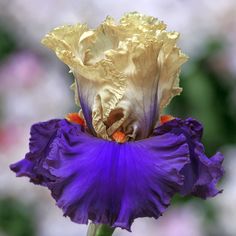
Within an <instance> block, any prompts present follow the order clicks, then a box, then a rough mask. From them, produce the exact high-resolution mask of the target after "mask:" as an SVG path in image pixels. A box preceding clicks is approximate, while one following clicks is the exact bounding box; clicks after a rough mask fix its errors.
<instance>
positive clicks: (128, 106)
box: [11, 12, 223, 230]
mask: <svg viewBox="0 0 236 236" xmlns="http://www.w3.org/2000/svg"><path fill="white" fill-rule="evenodd" d="M178 37H179V34H178V33H177V32H167V31H166V25H165V24H164V23H163V22H161V21H159V20H158V19H156V18H154V17H149V16H145V15H142V14H139V13H136V12H135V13H129V14H126V15H124V16H123V17H122V18H121V20H120V22H119V23H116V22H115V21H114V19H112V18H111V17H107V18H106V20H105V21H104V22H103V23H102V24H101V25H100V26H99V27H98V28H97V29H89V28H88V27H87V25H85V24H76V25H67V26H62V27H59V28H55V29H54V30H52V31H51V32H50V33H49V34H47V35H46V36H45V37H44V38H43V40H42V43H43V44H44V45H46V46H47V47H48V48H50V49H52V50H53V51H54V52H55V53H56V55H57V57H58V58H59V59H60V60H62V61H63V62H64V63H65V64H67V65H68V66H69V68H70V71H71V72H72V73H73V75H74V78H75V79H74V84H73V89H74V91H75V101H76V104H78V106H79V107H80V108H81V109H80V110H78V112H76V113H71V114H68V115H67V116H66V118H65V119H53V120H50V121H46V122H40V123H37V124H34V125H33V126H32V128H31V138H30V144H29V152H28V153H27V154H26V156H25V158H24V159H23V160H21V161H19V162H17V163H16V164H12V165H11V169H12V170H13V171H14V172H16V174H17V176H27V177H29V179H30V181H31V182H33V183H34V184H39V185H42V186H45V187H47V188H48V189H49V190H50V191H51V194H52V197H53V198H54V199H55V201H56V204H57V206H58V207H60V208H61V209H62V211H63V213H64V216H68V217H70V219H71V220H72V221H74V222H76V223H80V224H87V223H88V221H89V220H90V221H91V222H92V223H93V224H94V225H95V226H94V227H95V228H96V227H97V226H98V225H107V226H108V227H111V228H113V229H114V228H116V227H120V228H123V229H126V230H130V227H131V224H132V223H133V221H134V219H136V218H138V217H154V218H158V217H160V216H161V215H162V214H163V212H165V210H166V208H167V207H168V206H169V205H170V201H171V198H172V197H173V195H175V194H176V193H179V194H182V195H184V196H185V195H194V196H197V197H200V198H203V199H206V198H208V197H213V196H215V195H217V194H218V193H220V192H221V190H218V189H217V187H216V184H217V182H218V181H219V179H220V178H221V177H222V174H223V170H222V166H221V164H222V161H223V156H222V154H221V153H216V154H215V155H214V156H213V157H211V158H208V157H207V156H206V155H205V153H204V147H203V145H202V143H201V137H202V130H203V128H202V125H201V124H200V123H199V122H198V121H196V120H195V119H192V118H188V119H179V118H174V117H172V116H167V115H163V108H164V107H165V106H166V105H167V104H168V103H169V102H170V100H171V99H172V98H173V97H174V96H175V95H178V94H180V93H181V91H182V89H181V88H180V87H179V73H180V67H181V65H182V64H183V63H184V62H186V60H187V56H186V55H185V54H183V53H182V52H181V50H180V49H179V48H178V47H177V46H176V41H177V39H178Z"/></svg>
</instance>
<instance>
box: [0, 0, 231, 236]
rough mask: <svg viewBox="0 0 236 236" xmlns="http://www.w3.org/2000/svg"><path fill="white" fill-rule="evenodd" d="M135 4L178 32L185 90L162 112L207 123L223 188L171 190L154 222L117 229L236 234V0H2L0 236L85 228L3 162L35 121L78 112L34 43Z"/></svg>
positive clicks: (41, 235)
mask: <svg viewBox="0 0 236 236" xmlns="http://www.w3.org/2000/svg"><path fill="white" fill-rule="evenodd" d="M128 11H139V12H142V13H144V14H148V15H152V16H155V17H158V18H159V19H160V20H163V21H165V22H166V23H167V24H168V30H170V31H172V30H176V31H179V32H180V33H181V37H180V41H179V46H180V47H181V48H182V50H183V51H184V52H185V53H186V54H188V55H189V56H190V60H189V62H188V63H187V64H186V65H185V66H184V68H183V72H182V74H181V86H182V87H183V88H184V91H183V93H182V96H179V97H176V98H175V99H174V100H173V101H172V103H171V105H170V106H169V107H168V110H167V112H168V113H170V114H172V115H175V116H180V117H188V116H192V117H194V118H197V119H198V120H200V121H201V122H202V123H203V124H204V126H205V130H204V131H205V133H204V138H203V142H204V144H205V147H206V152H207V154H208V155H209V156H211V155H213V154H214V153H215V152H216V151H221V152H223V153H224V155H225V162H224V167H225V170H226V174H225V177H224V179H223V181H222V182H221V183H220V188H223V189H224V193H223V194H221V195H219V196H217V197H216V198H214V199H211V200H208V201H203V200H198V199H196V198H184V199H180V198H179V197H178V196H176V197H175V198H174V200H173V204H172V206H171V207H170V208H169V210H168V211H167V212H166V214H164V216H163V217H161V218H160V219H158V220H152V219H148V218H145V219H138V220H136V221H135V223H134V225H133V227H132V231H133V232H132V233H128V232H125V231H122V230H117V231H116V233H115V236H128V235H130V236H131V235H134V236H143V235H147V236H235V235H236V224H235V222H236V184H235V182H236V171H235V169H236V158H235V156H236V118H235V117H236V109H235V108H236V44H235V42H236V17H235V12H236V1H235V0H218V1H217V3H216V1H205V0H199V1H194V0H188V1H187V0H165V1H162V0H139V1H133V0H131V1H124V0H116V1H109V0H99V1H95V0H67V1H62V0H57V1H56V0H50V1H49V0H41V1H31V0H11V1H8V0H0V236H55V235H56V236H65V235H66V236H84V235H86V228H87V227H86V226H83V225H77V224H74V223H72V222H70V220H69V219H68V218H64V217H62V212H61V211H60V210H59V209H58V208H57V207H56V206H55V203H54V201H53V200H52V198H51V197H50V194H49V191H47V190H46V189H44V188H42V187H38V186H34V185H33V184H29V183H28V179H26V178H21V179H18V178H15V174H14V173H13V172H10V170H9V167H8V166H9V164H10V163H12V162H15V161H17V160H19V159H20V158H22V157H23V155H24V154H25V152H27V150H28V138H29V129H30V126H31V124H32V123H34V122H38V121H44V120H47V119H51V118H56V117H58V118H62V117H64V115H65V114H66V113H68V112H72V111H75V106H74V99H73V93H72V91H71V90H70V89H69V86H70V84H71V83H72V79H71V77H70V75H69V74H68V68H67V67H66V66H65V65H64V64H63V63H61V62H59V60H58V59H57V58H56V57H55V56H54V54H53V53H52V52H50V51H49V50H48V49H46V48H44V47H43V46H42V45H41V44H40V40H41V38H42V37H43V36H44V35H45V34H46V33H47V32H48V31H50V30H51V29H52V28H54V27H57V26H59V25H63V24H74V23H76V22H87V23H88V24H89V25H90V26H91V27H96V26H97V25H98V24H99V23H100V22H101V21H102V20H103V19H104V18H105V17H106V16H107V15H111V16H113V17H115V18H116V19H119V18H120V16H121V15H122V14H123V13H124V12H128Z"/></svg>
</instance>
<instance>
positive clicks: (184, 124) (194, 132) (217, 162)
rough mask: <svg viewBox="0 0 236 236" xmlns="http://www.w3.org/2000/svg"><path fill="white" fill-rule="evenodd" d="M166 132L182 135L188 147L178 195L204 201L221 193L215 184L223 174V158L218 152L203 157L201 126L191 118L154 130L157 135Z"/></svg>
mask: <svg viewBox="0 0 236 236" xmlns="http://www.w3.org/2000/svg"><path fill="white" fill-rule="evenodd" d="M166 132H171V133H173V134H176V135H178V134H183V135H184V136H185V137H186V140H187V143H188V146H189V156H190V163H188V164H187V165H185V166H184V168H183V169H182V170H181V174H183V175H184V185H183V186H182V188H181V191H180V193H181V194H182V195H189V194H192V195H194V196H197V197H201V198H204V199H206V198H208V197H214V196H215V195H217V194H218V193H220V192H222V190H218V189H217V188H216V184H217V183H218V181H219V180H220V179H221V177H222V176H223V173H224V170H223V167H222V162H223V160H224V157H223V155H222V154H221V153H220V152H217V153H216V154H215V155H214V156H212V157H211V158H208V157H207V156H206V155H205V153H204V146H203V144H202V143H201V137H202V132H203V127H202V125H201V124H200V123H199V122H198V121H196V120H194V119H192V118H189V119H186V120H181V119H174V120H172V121H170V122H167V123H166V124H164V125H162V126H160V127H158V128H157V129H156V130H155V134H158V135H159V134H163V133H166Z"/></svg>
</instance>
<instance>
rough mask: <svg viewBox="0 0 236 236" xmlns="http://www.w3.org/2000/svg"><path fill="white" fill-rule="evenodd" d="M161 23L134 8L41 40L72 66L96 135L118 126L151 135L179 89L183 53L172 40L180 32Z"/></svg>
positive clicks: (78, 93)
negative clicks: (117, 19) (96, 24)
mask: <svg viewBox="0 0 236 236" xmlns="http://www.w3.org/2000/svg"><path fill="white" fill-rule="evenodd" d="M165 29H166V25H165V24H164V23H163V22H161V21H159V20H158V19H156V18H154V17H150V16H145V15H142V14H139V13H137V12H133V13H128V14H125V15H124V16H123V17H122V18H121V20H120V22H119V23H116V22H115V21H114V19H113V18H111V17H107V18H106V20H105V21H104V22H103V23H102V24H101V25H100V26H99V27H98V28H97V29H88V27H87V26H86V25H83V24H77V25H74V26H63V27H60V28H56V29H54V30H53V31H52V32H51V33H49V34H48V35H46V36H45V38H44V39H43V40H42V42H43V44H44V45H46V46H47V47H49V48H51V49H53V50H54V51H55V52H56V55H57V56H58V57H59V58H60V59H61V60H62V61H63V62H64V63H66V64H67V65H68V66H69V67H70V70H71V71H72V72H73V74H74V76H75V84H74V89H75V90H76V92H75V95H76V99H78V100H79V102H77V103H78V104H80V106H81V108H82V110H83V113H84V117H85V119H86V123H87V124H88V127H89V129H90V130H91V132H92V133H94V134H96V135H97V136H98V137H102V138H105V139H112V134H114V132H116V131H122V132H124V133H125V134H126V136H127V137H128V138H130V139H141V138H145V137H147V136H149V135H150V134H151V132H152V129H153V128H154V126H155V124H156V122H157V121H158V118H159V114H160V113H161V110H162V109H163V107H164V106H165V105H167V104H168V103H169V101H170V100H171V98H172V97H173V96H175V95H177V94H179V93H180V92H181V88H179V78H178V77H179V73H180V66H181V65H182V64H183V63H184V62H185V61H186V59H187V57H186V56H185V55H184V54H183V53H182V52H181V51H180V49H179V48H178V47H177V46H176V41H177V38H178V33H176V32H173V33H168V32H166V31H165Z"/></svg>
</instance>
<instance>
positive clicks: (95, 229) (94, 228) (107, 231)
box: [87, 223, 115, 236]
mask: <svg viewBox="0 0 236 236" xmlns="http://www.w3.org/2000/svg"><path fill="white" fill-rule="evenodd" d="M114 230H115V228H111V227H110V226H108V225H102V224H93V223H90V225H89V228H88V232H87V236H112V234H113V232H114Z"/></svg>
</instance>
